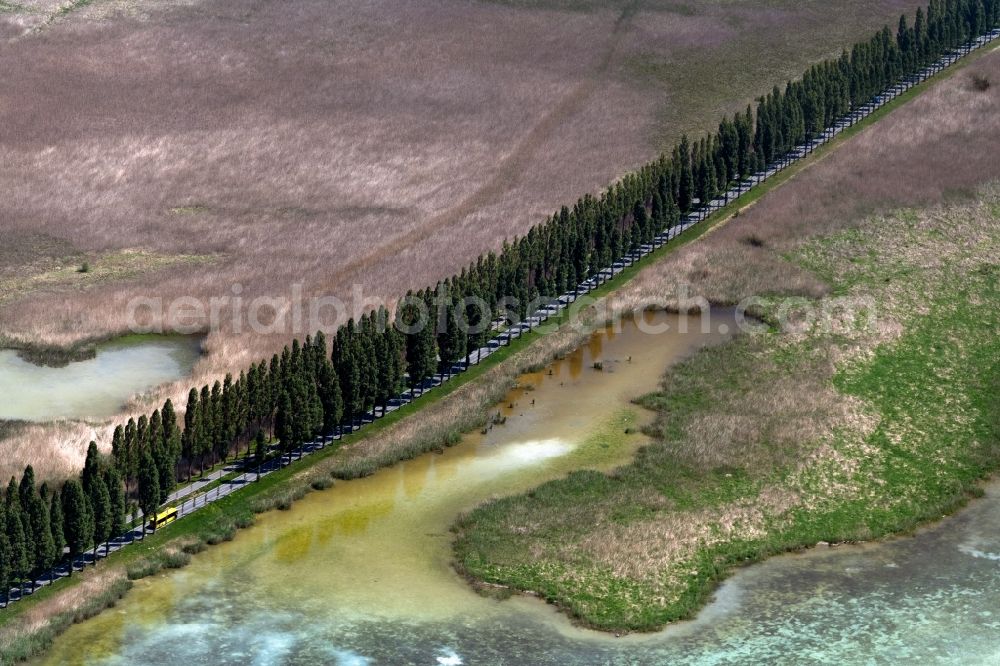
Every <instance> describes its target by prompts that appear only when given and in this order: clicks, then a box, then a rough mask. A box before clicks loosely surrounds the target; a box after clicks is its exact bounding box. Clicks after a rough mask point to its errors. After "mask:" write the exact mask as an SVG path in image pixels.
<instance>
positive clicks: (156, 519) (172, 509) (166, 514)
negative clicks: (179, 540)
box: [149, 506, 178, 530]
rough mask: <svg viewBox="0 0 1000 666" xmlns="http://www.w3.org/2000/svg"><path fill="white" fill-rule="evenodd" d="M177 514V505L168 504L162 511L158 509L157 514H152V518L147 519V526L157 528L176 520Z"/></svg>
mask: <svg viewBox="0 0 1000 666" xmlns="http://www.w3.org/2000/svg"><path fill="white" fill-rule="evenodd" d="M177 515H178V511H177V507H176V506H168V507H166V508H165V509H163V511H160V512H159V513H158V514H156V515H155V516H153V519H152V520H151V521H149V526H150V527H151V528H152V529H153V530H158V529H160V528H161V527H163V526H164V525H169V524H170V523H172V522H174V521H175V520H177Z"/></svg>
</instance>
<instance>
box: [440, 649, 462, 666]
mask: <svg viewBox="0 0 1000 666" xmlns="http://www.w3.org/2000/svg"><path fill="white" fill-rule="evenodd" d="M442 652H444V656H442V657H438V658H437V663H438V664H440V666H462V664H464V663H465V662H464V661H462V658H461V657H460V656H458V653H457V652H455V651H454V650H452V649H451V648H445V649H443V650H442Z"/></svg>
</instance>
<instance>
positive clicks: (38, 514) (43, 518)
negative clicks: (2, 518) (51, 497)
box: [18, 465, 56, 571]
mask: <svg viewBox="0 0 1000 666" xmlns="http://www.w3.org/2000/svg"><path fill="white" fill-rule="evenodd" d="M18 494H19V496H20V497H19V499H20V500H21V507H22V509H21V510H22V512H23V515H24V516H25V517H26V521H25V527H26V530H27V534H26V536H27V538H28V539H29V541H30V544H31V553H30V554H29V559H30V561H31V566H32V568H33V569H34V570H36V571H42V570H44V569H47V568H48V567H50V566H52V562H53V560H54V559H55V556H56V553H55V546H54V544H53V542H52V528H51V526H50V524H49V507H48V504H47V503H46V502H45V501H44V500H43V499H42V497H41V496H40V495H39V494H38V491H37V490H36V489H35V472H34V470H33V469H32V467H31V465H28V466H27V467H25V468H24V475H23V476H22V477H21V483H20V485H19V486H18Z"/></svg>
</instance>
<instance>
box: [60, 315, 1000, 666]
mask: <svg viewBox="0 0 1000 666" xmlns="http://www.w3.org/2000/svg"><path fill="white" fill-rule="evenodd" d="M727 316H730V315H727ZM650 317H651V318H652V319H653V320H658V321H663V322H672V321H673V319H672V318H671V317H670V316H669V315H664V314H657V315H650ZM712 322H713V326H717V325H719V324H723V325H726V326H727V327H731V324H732V322H731V321H725V318H723V317H720V316H718V313H713V318H712ZM730 330H731V328H730ZM721 337H722V336H721V335H720V334H719V333H718V332H717V330H716V332H714V333H712V334H710V335H703V334H700V333H696V332H691V333H689V334H686V335H681V334H678V333H676V332H670V333H666V334H662V335H660V336H657V337H649V336H646V335H643V334H640V333H638V332H637V331H636V328H635V324H634V323H633V322H626V323H625V325H624V326H623V330H622V332H621V333H615V332H613V331H606V332H603V333H600V334H598V335H595V336H594V337H593V338H592V339H591V341H590V343H589V344H587V345H584V346H583V347H582V348H581V349H580V350H578V351H577V352H576V353H574V354H573V355H572V356H570V357H569V358H567V359H565V360H563V361H559V362H556V363H554V364H553V365H552V366H550V367H549V368H546V369H545V370H543V371H541V372H539V373H534V374H530V375H525V376H524V377H522V386H521V388H518V389H515V390H514V391H512V392H511V394H510V395H509V396H508V397H507V399H506V400H505V401H504V403H503V404H502V405H499V406H498V408H497V409H498V410H499V411H501V412H502V413H503V414H504V415H506V416H507V417H508V420H507V423H506V424H505V425H502V426H498V427H495V428H494V429H492V430H491V431H490V432H489V433H488V434H486V435H483V434H480V433H475V434H472V435H469V436H466V437H465V438H463V440H462V442H461V443H460V444H459V445H457V446H455V447H453V448H451V449H448V450H446V451H445V452H444V453H443V454H430V455H426V456H423V457H421V458H418V459H415V460H412V461H407V462H405V463H401V464H399V465H396V466H395V467H392V468H389V469H386V470H382V471H381V472H379V473H377V474H375V475H374V476H372V477H369V478H366V479H360V480H357V481H350V482H343V483H339V484H337V485H336V486H334V487H333V488H332V489H330V490H327V491H323V492H316V493H312V494H310V495H309V496H307V497H306V498H305V499H304V500H302V501H301V502H299V503H296V504H295V505H294V506H293V508H292V509H291V510H290V511H288V512H272V513H269V514H266V515H263V516H260V517H259V522H258V524H257V525H256V526H255V527H253V528H251V529H249V530H245V531H242V532H240V533H238V535H237V537H236V539H235V540H234V541H232V542H230V543H227V544H222V545H220V546H218V547H213V548H210V549H209V550H208V551H206V552H205V553H202V554H200V555H198V556H196V557H195V558H194V560H193V562H192V564H191V565H189V566H188V567H187V568H185V569H182V570H179V571H174V572H169V573H165V574H162V575H159V576H156V577H153V578H150V579H146V580H143V581H139V582H138V583H137V584H136V587H135V588H134V589H133V591H132V592H130V593H129V595H128V596H127V597H126V599H125V600H124V601H123V602H122V603H121V604H120V605H119V606H118V607H116V608H114V609H111V610H109V611H107V612H106V613H104V614H102V615H100V616H98V617H97V618H94V619H92V620H89V621H87V622H84V623H82V624H80V625H76V626H74V627H72V628H71V629H70V630H69V631H68V632H67V633H66V634H64V635H63V636H62V637H60V638H59V639H58V640H57V641H56V644H55V646H54V648H53V650H52V651H51V652H50V653H49V654H48V655H47V656H46V658H45V660H44V663H52V664H62V663H109V664H219V663H224V664H247V663H252V664H320V663H323V664H326V663H330V664H432V665H436V664H444V665H448V664H453V665H457V664H560V665H563V664H686V663H691V664H729V663H740V664H743V663H761V664H763V663H796V664H798V663H837V664H840V663H886V662H902V663H907V662H919V663H928V662H941V663H997V662H998V659H1000V650H998V647H997V646H998V645H1000V640H998V639H997V636H998V635H1000V632H998V629H1000V594H998V591H1000V537H998V533H1000V488H998V487H991V488H990V490H989V493H988V496H987V498H986V499H984V500H981V501H979V502H977V503H975V504H974V505H973V506H972V507H970V508H969V509H967V510H966V511H963V512H962V513H960V514H959V515H958V516H956V517H954V518H952V519H949V520H947V521H944V522H943V523H941V524H940V525H938V526H936V527H934V528H932V529H930V530H927V531H924V532H922V533H921V534H919V535H918V536H916V537H915V538H907V539H899V540H895V541H891V542H888V543H884V544H879V545H872V546H863V547H839V548H828V549H822V550H813V551H810V552H808V553H805V554H800V555H789V556H783V557H778V558H774V559H772V560H769V561H768V562H765V563H763V564H761V565H757V566H753V567H749V568H747V569H745V570H743V571H740V572H738V573H737V574H736V575H735V576H734V577H733V578H731V579H730V580H729V581H727V582H726V583H725V584H724V585H723V586H722V587H721V588H720V590H719V592H718V594H717V596H716V600H715V601H714V602H713V603H712V604H710V605H709V606H708V607H707V608H706V609H705V610H704V611H703V612H702V613H701V614H700V615H699V617H698V618H697V619H696V620H694V621H692V622H686V623H681V624H678V625H675V626H672V627H670V628H668V629H667V630H665V631H662V632H659V633H656V634H649V635H633V636H627V637H623V638H614V637H612V636H608V635H605V634H600V633H596V632H591V631H586V630H581V629H579V628H576V627H574V626H572V625H571V624H570V622H569V621H568V620H567V619H566V618H565V617H564V616H563V615H561V614H559V613H557V612H556V611H555V610H554V609H553V608H551V607H549V606H546V605H545V604H543V603H541V602H539V601H537V600H535V599H531V598H526V597H514V598H512V599H508V600H505V601H497V600H492V599H486V598H483V597H480V596H478V595H477V594H475V593H474V592H472V591H471V589H470V588H469V586H468V585H467V584H466V583H465V581H463V580H462V579H460V577H459V576H457V575H456V574H455V572H454V571H453V570H452V569H451V566H450V557H451V551H450V539H451V537H450V533H449V532H448V527H449V526H450V525H451V524H452V523H453V521H454V519H455V517H456V515H457V514H458V513H459V512H461V511H464V510H467V509H469V508H471V507H473V506H475V505H476V504H478V503H479V502H482V501H483V500H485V499H487V498H489V497H490V496H494V495H498V494H504V493H511V492H518V491H523V490H525V489H527V488H530V487H533V486H535V485H537V484H539V483H541V482H544V481H545V480H547V479H551V478H555V477H558V476H561V475H563V474H565V473H566V472H567V471H569V470H572V469H579V468H584V467H590V468H598V469H608V468H611V467H614V466H616V465H618V464H621V463H622V462H625V461H626V460H628V458H629V457H630V456H631V455H632V453H633V452H634V449H635V447H637V446H639V445H641V444H642V442H643V441H644V440H643V437H642V436H641V435H625V434H624V425H625V424H626V423H634V422H636V421H641V420H642V419H644V418H647V417H646V416H645V415H644V414H642V413H641V412H639V411H638V410H637V409H635V408H634V407H630V405H629V402H628V401H629V399H630V398H632V397H635V396H637V395H640V394H642V393H644V392H647V391H649V390H651V389H653V388H655V386H656V383H657V380H658V377H659V376H660V374H661V373H662V371H663V368H664V367H665V366H666V365H667V364H668V363H669V362H670V361H671V360H675V359H676V358H678V357H680V356H681V355H683V354H685V353H688V352H689V351H690V350H692V349H693V348H695V347H697V346H698V345H700V344H703V343H705V342H707V341H709V340H718V339H720V338H721ZM629 359H631V360H629ZM595 361H602V362H603V368H604V369H603V370H597V369H594V368H593V367H592V366H593V363H594V362H595ZM550 372H551V374H549V373H550ZM529 386H530V387H531V388H530V389H529V388H528V387H529Z"/></svg>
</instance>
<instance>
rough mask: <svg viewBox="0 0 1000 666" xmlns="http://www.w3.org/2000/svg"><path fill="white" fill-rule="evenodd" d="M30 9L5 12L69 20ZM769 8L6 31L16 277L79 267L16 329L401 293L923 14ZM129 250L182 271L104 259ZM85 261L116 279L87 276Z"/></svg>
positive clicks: (70, 338) (13, 323) (212, 12)
mask: <svg viewBox="0 0 1000 666" xmlns="http://www.w3.org/2000/svg"><path fill="white" fill-rule="evenodd" d="M20 4H22V5H24V6H25V7H27V8H28V9H29V10H31V11H28V12H17V13H4V14H0V22H7V23H10V22H18V21H28V22H29V23H30V22H31V21H32V20H34V19H33V18H31V17H37V16H42V15H45V16H50V15H52V13H53V12H55V10H56V9H57V8H58V7H57V5H56V4H54V3H53V2H52V1H51V0H44V1H42V0H38V1H37V2H35V1H32V0H25V2H22V3H20ZM766 4H767V10H766V11H760V9H759V8H757V7H753V6H751V7H733V6H732V5H731V4H730V3H722V2H715V1H708V0H702V1H700V2H697V3H693V4H691V5H690V6H689V7H688V11H684V12H678V11H676V8H675V7H674V6H673V5H672V4H671V3H658V2H653V3H647V4H644V5H643V6H642V8H641V10H640V11H638V12H637V13H632V14H627V15H626V16H625V18H624V19H622V13H621V9H622V6H621V5H611V6H607V5H604V4H601V5H600V7H598V6H596V5H595V6H594V8H592V11H581V12H577V11H562V10H559V9H558V8H552V7H550V6H548V5H546V4H545V3H541V5H540V6H539V7H534V8H512V7H505V6H502V5H492V4H488V3H467V2H457V1H456V0H438V1H435V2H422V3H398V2H375V3H368V2H366V3H360V2H348V3H334V4H330V3H327V2H320V1H319V0H297V1H296V2H276V1H269V2H261V3H255V4H254V5H253V6H252V7H249V8H248V7H247V6H246V5H245V3H242V2H237V1H236V0H218V1H216V2H212V3H195V2H187V1H185V2H171V3H168V4H164V3H156V4H154V3H146V2H117V1H107V0H105V1H101V0H97V1H95V2H93V3H90V4H88V5H86V6H83V7H81V8H79V9H77V10H75V11H74V12H72V13H71V14H69V15H67V16H65V17H62V18H58V19H57V20H55V21H52V22H50V23H48V24H47V26H46V27H45V29H44V30H41V31H39V32H36V33H33V34H31V35H28V36H25V37H23V38H20V39H18V40H16V41H13V42H9V43H0V57H2V58H3V61H4V63H5V66H4V72H3V74H2V83H3V85H2V86H0V89H2V90H3V92H2V93H0V100H3V102H4V103H2V104H0V120H2V122H3V123H4V127H5V128H6V130H5V140H4V141H3V142H2V143H0V188H2V189H3V190H4V191H5V192H7V193H8V196H6V197H5V198H4V199H3V201H0V234H2V235H3V239H4V243H3V245H4V248H3V249H2V250H0V282H2V281H3V280H4V276H5V275H10V274H15V275H18V276H21V277H23V276H24V275H26V274H28V275H32V274H47V273H51V272H53V271H56V272H59V271H60V270H62V273H61V275H62V277H63V278H65V279H61V281H58V283H56V284H53V283H51V282H47V281H45V280H38V281H32V280H27V281H23V280H22V281H21V282H18V283H17V288H19V289H28V291H26V292H24V293H25V296H24V297H23V298H21V299H17V298H9V299H8V300H5V302H4V304H3V305H2V306H0V340H4V339H6V340H8V341H15V342H19V343H36V344H52V345H69V344H72V343H73V342H75V341H78V340H80V339H86V338H93V337H102V336H105V335H109V334H113V333H118V332H122V331H124V330H125V329H126V326H127V322H126V316H125V315H126V311H127V304H128V303H129V301H130V300H131V299H133V298H134V297H137V296H140V297H148V296H158V297H164V298H166V299H170V298H172V297H177V296H192V297H195V298H197V299H199V300H201V301H203V302H204V301H207V299H209V298H212V297H218V296H227V295H232V289H231V288H232V285H234V284H237V283H238V284H240V285H241V286H242V297H243V299H244V303H247V302H249V301H250V300H251V299H253V298H254V297H256V296H285V295H288V294H289V293H290V287H291V285H292V284H294V283H301V284H302V285H303V293H304V295H305V296H306V297H308V296H309V295H311V294H323V295H336V296H339V297H344V298H347V299H348V300H349V299H350V297H351V295H352V290H351V287H352V285H355V284H356V285H359V286H360V287H361V288H362V289H363V290H364V293H365V295H367V296H370V297H374V298H381V299H389V300H392V299H394V298H396V297H397V296H399V295H400V294H401V293H403V292H404V291H405V290H406V289H408V288H411V287H419V286H423V285H424V284H430V283H432V282H434V281H435V280H437V279H439V278H441V277H443V276H446V275H449V274H451V273H453V272H455V271H456V270H457V269H459V268H460V267H461V266H462V265H463V264H465V263H466V262H468V261H469V260H471V259H473V258H474V257H475V256H476V255H478V254H479V253H481V252H483V251H486V250H490V249H497V248H498V246H499V245H500V243H501V242H502V239H503V238H506V237H511V236H513V235H515V234H519V233H523V232H524V231H525V230H526V229H527V228H528V227H529V226H530V225H532V224H535V223H537V222H539V221H540V220H541V219H542V218H543V216H544V215H545V214H547V213H550V212H551V211H552V210H554V209H555V208H556V207H557V206H558V205H561V204H563V203H567V202H571V201H573V200H574V199H575V198H576V197H577V196H579V195H580V194H581V193H583V192H586V191H595V190H598V189H600V188H601V187H603V186H604V185H606V184H607V183H608V182H610V181H612V180H613V179H614V178H615V177H617V176H618V175H620V174H621V173H623V172H624V171H626V170H627V169H629V168H632V167H634V166H635V165H637V164H639V163H641V162H643V161H644V160H646V159H648V158H650V157H651V156H652V155H653V154H654V153H655V152H656V150H657V148H658V146H660V145H663V143H664V142H667V143H669V142H672V140H673V139H674V138H675V137H676V136H677V135H678V134H679V133H680V132H681V131H683V130H698V131H700V130H704V129H708V128H709V127H710V126H712V125H713V124H714V123H715V122H716V119H717V118H718V117H719V116H720V115H721V113H722V112H723V111H731V110H733V109H735V108H739V107H742V106H743V105H744V104H745V103H746V102H747V101H748V100H749V99H750V98H751V97H752V96H754V95H756V94H758V93H760V92H762V91H764V90H766V89H768V88H769V87H770V85H771V84H772V83H774V82H776V81H779V80H781V79H782V78H784V77H785V76H790V75H793V74H796V73H798V72H800V71H801V70H802V69H803V68H804V65H805V63H806V62H809V61H813V60H816V59H818V58H820V57H824V56H826V55H829V54H830V51H831V49H833V50H836V48H839V47H840V46H841V45H843V44H847V43H850V42H852V41H854V40H855V39H856V38H858V37H860V36H861V35H864V34H867V33H868V32H870V31H871V30H872V28H873V27H876V26H877V25H880V24H881V23H882V22H884V21H886V20H892V19H894V17H895V15H897V14H898V12H899V11H901V10H903V9H906V10H910V9H912V7H911V6H910V5H912V4H913V3H908V2H902V1H901V0H882V1H880V2H861V1H860V0H841V1H839V2H837V3H833V4H832V5H831V4H830V3H827V4H826V5H825V6H824V7H822V8H820V7H812V6H803V5H802V4H801V3H795V2H791V1H790V0H789V1H784V0H783V1H781V2H778V3H774V2H768V3H766ZM619 19H621V20H619ZM776 32H781V33H782V34H786V35H787V34H794V35H796V37H795V38H794V39H789V40H785V41H783V42H782V43H780V44H777V45H776V44H774V40H772V39H770V37H769V35H773V34H775V33H776ZM833 45H836V46H835V47H834V46H833ZM758 59H760V60H758ZM643 63H646V64H649V65H651V66H646V65H644V64H643ZM748 63H758V64H755V65H753V66H748ZM779 64H780V66H779ZM716 82H718V83H716ZM664 118H669V123H668V124H667V126H664V125H663V123H662V120H663V119H664ZM443 247H444V248H448V249H447V251H441V248H443ZM129 249H138V250H141V251H143V252H147V253H150V256H154V257H157V261H155V262H154V261H151V262H149V263H148V264H147V265H145V266H138V267H136V269H135V270H132V271H130V272H128V274H127V275H119V276H117V277H110V278H109V277H108V275H107V274H106V272H102V265H103V262H105V261H110V260H111V258H113V257H117V256H120V255H121V253H122V252H123V251H124V250H129ZM171 257H174V258H177V259H178V261H177V263H173V264H172V263H171V261H170V258H171ZM183 257H200V258H202V260H200V261H197V262H190V261H182V260H181V258H183ZM83 260H88V261H89V262H90V264H91V266H92V267H93V269H94V270H92V272H91V273H87V274H73V273H72V271H70V272H69V273H70V274H69V275H68V276H66V275H65V272H66V271H65V269H66V268H67V267H70V268H71V267H73V266H75V265H78V264H79V263H80V262H82V261H83ZM228 315H229V312H228V310H226V309H223V319H224V320H225V321H230V320H231V317H230V316H228ZM164 323H165V324H166V325H168V326H169V325H170V324H171V323H172V322H169V321H167V322H164ZM322 324H323V326H324V327H326V328H329V326H330V325H331V324H332V322H330V321H329V320H326V321H324V322H322ZM306 332H310V331H297V333H298V334H299V335H304V334H305V333H306ZM290 338H291V332H290V331H283V332H280V333H277V334H274V335H259V334H249V333H243V334H238V333H236V332H235V331H234V330H233V329H232V327H231V326H229V325H226V324H224V325H223V326H222V328H221V329H220V330H217V331H213V332H212V333H211V334H210V335H209V337H208V339H207V341H206V351H207V354H206V356H205V357H204V359H203V360H202V361H201V362H200V363H199V364H198V366H197V367H196V369H195V373H194V377H193V379H192V380H191V381H185V382H179V383H177V384H174V385H171V386H166V387H163V388H162V390H160V391H158V392H157V393H156V395H155V396H153V397H152V398H150V399H148V400H145V401H143V402H142V404H131V405H129V406H128V410H129V411H140V410H141V411H148V410H149V409H150V408H151V404H152V403H153V402H154V401H155V402H160V401H162V400H163V399H165V398H166V397H167V396H171V397H173V398H174V400H175V402H176V403H178V404H181V403H182V401H183V398H184V396H185V395H186V392H187V388H188V387H189V385H190V383H192V382H195V383H202V382H205V381H210V380H213V379H215V378H218V377H219V376H220V375H221V374H224V373H225V372H227V371H237V370H239V369H241V368H243V367H246V366H247V365H248V364H249V363H250V362H251V361H255V360H257V359H258V358H261V357H264V356H266V355H269V354H270V353H272V352H273V351H275V350H277V349H280V347H281V346H282V345H284V344H285V343H287V342H288V341H289V340H290ZM123 416H124V415H123ZM98 435H99V439H101V441H102V442H103V441H105V440H106V433H105V432H98ZM75 444H76V446H78V447H79V456H82V452H83V450H84V446H85V443H84V442H83V441H79V442H76V443H75ZM59 445H60V444H58V443H57V442H55V439H54V436H53V437H38V436H36V437H35V439H34V443H33V446H34V447H35V448H36V449H37V450H38V451H39V455H38V458H39V460H38V462H39V468H40V469H39V472H40V473H42V474H48V473H52V474H60V473H65V472H67V471H68V470H67V469H66V468H65V467H63V466H62V464H61V463H59V464H56V465H54V466H52V467H46V462H45V461H46V459H47V458H49V457H50V456H49V455H48V454H47V453H46V449H47V448H48V447H50V446H59ZM18 446H23V443H21V444H18ZM54 459H57V460H61V458H54ZM29 461H32V459H31V458H30V457H29V458H25V459H20V458H19V459H17V464H18V465H21V464H23V463H24V462H29ZM32 462H33V461H32Z"/></svg>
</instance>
